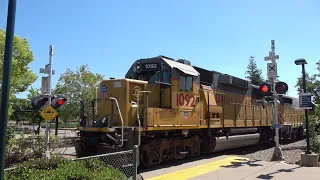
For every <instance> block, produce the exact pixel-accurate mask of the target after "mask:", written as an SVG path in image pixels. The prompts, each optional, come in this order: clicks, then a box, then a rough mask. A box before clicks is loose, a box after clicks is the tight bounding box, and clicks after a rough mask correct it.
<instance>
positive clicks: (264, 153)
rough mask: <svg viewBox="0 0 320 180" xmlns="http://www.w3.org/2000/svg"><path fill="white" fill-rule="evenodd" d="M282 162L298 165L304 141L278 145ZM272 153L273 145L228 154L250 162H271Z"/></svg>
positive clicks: (248, 148)
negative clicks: (250, 160) (247, 159)
mask: <svg viewBox="0 0 320 180" xmlns="http://www.w3.org/2000/svg"><path fill="white" fill-rule="evenodd" d="M280 147H281V150H282V154H283V157H284V161H285V162H286V163H289V164H300V160H301V153H302V152H304V151H305V150H306V147H307V143H306V140H305V139H304V140H299V141H296V142H283V143H280ZM273 151H274V143H273V144H272V145H263V146H261V145H260V146H253V147H246V148H242V149H241V150H240V149H237V150H231V151H230V152H229V153H230V154H234V155H240V156H243V157H246V158H249V159H252V160H261V161H271V158H272V155H273Z"/></svg>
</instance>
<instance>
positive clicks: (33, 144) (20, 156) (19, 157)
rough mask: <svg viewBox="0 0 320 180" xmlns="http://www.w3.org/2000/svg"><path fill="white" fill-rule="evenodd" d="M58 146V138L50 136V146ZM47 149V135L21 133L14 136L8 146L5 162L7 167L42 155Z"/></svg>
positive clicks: (53, 147) (52, 147)
mask: <svg viewBox="0 0 320 180" xmlns="http://www.w3.org/2000/svg"><path fill="white" fill-rule="evenodd" d="M57 146H58V140H57V138H56V137H55V136H54V135H52V136H50V148H51V150H53V149H55V148H56V147H57ZM44 151H45V136H44V135H29V136H26V135H24V134H21V137H19V138H12V139H11V140H10V141H9V144H8V146H7V147H6V156H5V162H6V167H10V166H12V165H14V164H16V163H21V162H24V161H27V160H30V159H37V158H40V157H42V153H43V152H44Z"/></svg>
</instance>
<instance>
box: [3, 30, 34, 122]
mask: <svg viewBox="0 0 320 180" xmlns="http://www.w3.org/2000/svg"><path fill="white" fill-rule="evenodd" d="M5 37H6V33H5V31H4V30H2V29H0V60H1V61H0V79H2V68H3V61H2V60H3V58H4V46H5ZM13 42H14V44H13V54H12V73H11V81H10V82H11V89H10V94H9V95H10V97H9V100H10V101H12V100H13V99H14V98H15V94H17V93H20V92H24V91H26V90H27V89H28V87H29V86H30V85H31V84H32V83H34V82H35V80H36V79H37V76H36V74H35V73H34V72H33V71H31V70H30V68H29V64H30V63H31V62H32V61H33V52H32V51H31V49H30V45H29V42H28V40H27V39H25V38H21V37H19V36H14V41H13ZM11 104H12V103H11ZM11 104H10V106H9V117H10V116H11V114H12V111H13V110H12V107H11Z"/></svg>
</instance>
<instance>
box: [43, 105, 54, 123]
mask: <svg viewBox="0 0 320 180" xmlns="http://www.w3.org/2000/svg"><path fill="white" fill-rule="evenodd" d="M40 115H41V116H42V117H43V119H44V120H46V121H51V120H52V119H54V118H55V117H56V116H57V115H58V112H57V111H56V110H55V109H54V108H53V107H52V106H47V107H46V108H45V109H44V110H42V111H41V112H40Z"/></svg>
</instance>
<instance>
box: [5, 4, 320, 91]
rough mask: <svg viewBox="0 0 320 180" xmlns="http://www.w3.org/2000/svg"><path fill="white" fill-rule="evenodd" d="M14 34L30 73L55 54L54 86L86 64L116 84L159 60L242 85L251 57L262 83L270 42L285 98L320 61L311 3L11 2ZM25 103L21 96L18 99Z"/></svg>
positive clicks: (317, 15) (318, 23)
mask: <svg viewBox="0 0 320 180" xmlns="http://www.w3.org/2000/svg"><path fill="white" fill-rule="evenodd" d="M17 1H18V3H17V14H16V26H15V34H16V35H19V36H21V37H24V38H27V39H28V40H29V42H30V45H31V48H32V50H33V52H34V58H35V60H34V62H33V63H32V64H31V69H32V70H33V71H35V72H36V73H37V75H38V76H39V79H38V80H37V81H36V82H35V83H34V86H35V87H40V80H41V76H42V75H41V74H40V73H38V72H39V68H43V67H44V65H45V64H46V63H48V59H49V57H48V49H49V45H50V44H53V45H54V46H55V54H54V65H53V69H55V71H56V75H55V76H54V77H53V85H54V84H55V83H56V82H57V80H58V78H59V74H61V73H63V72H64V71H65V70H66V68H71V69H73V70H75V69H76V67H79V66H81V65H83V64H88V65H89V68H90V70H92V71H93V72H95V73H101V74H104V75H105V77H106V78H109V77H116V78H122V77H124V75H125V73H126V72H127V70H128V68H129V67H130V66H131V64H132V63H133V62H134V61H135V60H137V59H139V58H146V57H154V56H158V55H165V56H169V57H173V58H184V59H188V60H190V61H191V63H192V64H194V65H197V66H199V67H203V68H206V69H210V70H216V71H220V72H223V73H226V74H232V75H235V76H237V77H241V78H244V77H245V74H244V72H245V71H246V67H247V64H248V59H249V57H250V56H255V59H256V61H257V64H258V66H259V67H260V68H262V71H263V75H264V77H266V74H267V72H266V70H267V69H266V68H267V67H266V66H267V64H266V63H267V62H265V61H264V56H267V55H268V52H269V51H270V41H271V39H274V40H275V46H276V54H279V55H280V59H279V61H278V71H279V73H278V74H279V76H280V80H282V81H285V82H287V83H288V85H289V95H293V96H296V94H297V92H296V88H295V87H294V85H295V83H296V80H297V77H298V76H300V75H301V67H300V66H296V65H295V64H294V60H295V59H297V58H300V57H304V58H306V59H307V61H308V63H309V64H308V65H307V67H306V70H307V71H308V72H309V73H316V72H317V70H316V66H315V63H316V62H317V61H318V60H320V54H319V49H320V36H319V32H320V20H319V19H320V11H319V9H320V1H317V0H304V1H297V0H281V1H279V0H278V1H276V0H268V1H257V0H242V1H239V0H232V1H231V0H220V1H217V0H199V1H191V0H162V1H151V0H149V1H147V0H144V1H142V0H135V1H129V0H127V1H118V0H92V1H85V0H81V1H80V0H77V1H76V0H67V1H66V0H54V1H44V0H17ZM7 5H8V0H0V28H2V29H4V28H5V27H6V18H7ZM22 95H24V94H22Z"/></svg>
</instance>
